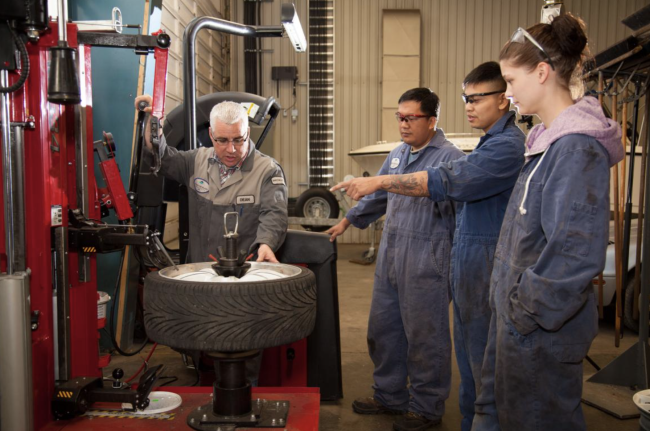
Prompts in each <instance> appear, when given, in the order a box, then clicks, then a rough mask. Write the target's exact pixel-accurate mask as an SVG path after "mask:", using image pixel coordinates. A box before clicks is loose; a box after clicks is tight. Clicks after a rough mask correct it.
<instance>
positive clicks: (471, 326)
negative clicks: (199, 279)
mask: <svg viewBox="0 0 650 431" xmlns="http://www.w3.org/2000/svg"><path fill="white" fill-rule="evenodd" d="M505 90H506V83H505V81H504V80H503V77H502V76H501V69H500V67H499V64H498V63H496V62H488V63H483V64H481V65H479V66H477V67H476V68H475V69H474V70H472V71H471V72H470V73H469V74H468V75H467V76H466V77H465V80H464V82H463V94H462V98H463V101H464V102H465V113H466V115H467V121H468V122H469V124H470V125H471V126H472V127H473V128H475V129H479V130H482V131H483V132H484V133H485V135H484V136H483V137H481V139H480V141H479V143H478V145H477V147H476V149H475V150H474V151H473V152H472V153H471V154H469V155H467V156H465V157H463V158H460V159H457V160H453V161H450V162H446V163H442V164H440V165H439V166H437V167H431V168H428V169H427V170H426V171H423V172H417V173H414V174H407V175H390V176H379V177H372V178H358V179H354V180H352V181H348V182H345V183H341V184H338V185H337V186H335V187H334V188H333V189H339V188H345V190H346V193H347V194H348V195H350V196H352V197H353V198H354V199H360V198H361V197H362V196H365V195H367V194H370V193H375V194H376V193H379V192H378V190H379V191H381V192H383V193H385V192H391V193H397V194H402V195H407V196H426V197H427V198H428V199H430V200H432V201H435V202H444V201H446V200H454V201H457V202H464V203H465V205H464V207H463V208H462V210H461V212H460V213H459V214H458V216H457V219H458V223H457V229H456V233H455V235H454V243H453V248H452V252H451V255H452V257H451V280H452V281H451V285H452V289H451V292H452V298H453V302H454V306H453V307H454V346H455V350H456V360H457V362H458V368H459V371H460V376H461V384H460V394H459V402H460V410H461V414H462V416H463V419H462V422H461V429H462V430H463V431H469V430H470V429H471V426H472V420H473V417H474V401H475V399H476V395H477V393H478V392H479V390H480V384H481V367H482V365H483V357H484V352H485V346H486V343H487V337H488V330H489V325H490V318H491V314H492V313H491V309H490V306H489V303H488V299H489V287H490V275H491V273H492V266H493V258H494V253H495V248H496V244H497V240H498V238H499V231H500V229H501V224H502V222H503V215H504V212H505V209H506V206H507V204H508V200H509V198H510V194H511V192H512V189H513V187H514V185H515V182H516V180H517V176H518V175H519V171H520V170H521V167H522V166H523V163H524V139H525V136H524V134H523V133H522V132H521V131H520V130H519V128H518V127H517V126H516V124H515V113H514V111H510V110H509V108H510V101H509V100H508V99H507V98H506V97H505Z"/></svg>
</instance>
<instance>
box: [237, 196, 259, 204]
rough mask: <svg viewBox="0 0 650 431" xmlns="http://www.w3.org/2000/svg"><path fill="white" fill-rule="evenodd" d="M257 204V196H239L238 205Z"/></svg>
mask: <svg viewBox="0 0 650 431" xmlns="http://www.w3.org/2000/svg"><path fill="white" fill-rule="evenodd" d="M254 203H255V196H252V195H248V196H237V205H241V204H254Z"/></svg>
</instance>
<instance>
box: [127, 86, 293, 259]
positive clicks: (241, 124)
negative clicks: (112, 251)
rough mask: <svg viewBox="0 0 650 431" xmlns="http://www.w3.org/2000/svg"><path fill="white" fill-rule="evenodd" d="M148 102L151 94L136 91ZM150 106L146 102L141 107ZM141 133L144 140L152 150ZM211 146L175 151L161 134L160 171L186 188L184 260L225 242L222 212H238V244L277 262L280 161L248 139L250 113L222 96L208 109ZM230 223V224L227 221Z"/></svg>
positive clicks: (282, 219) (282, 221)
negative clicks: (187, 231) (186, 244)
mask: <svg viewBox="0 0 650 431" xmlns="http://www.w3.org/2000/svg"><path fill="white" fill-rule="evenodd" d="M142 101H145V102H148V104H149V105H151V97H150V96H148V95H143V96H139V97H137V98H136V100H135V105H136V107H137V106H138V104H139V103H140V102H142ZM147 110H148V111H150V110H151V108H146V110H145V111H147ZM148 127H149V125H147V132H146V133H145V137H146V139H145V142H146V145H147V148H148V149H149V150H150V151H152V152H153V151H154V149H153V146H152V143H151V142H150V140H149V132H148ZM208 132H209V136H210V140H211V142H212V146H209V147H208V146H206V147H200V148H198V149H196V150H190V151H178V150H177V149H176V148H172V147H170V146H168V145H167V144H166V142H165V138H164V136H161V142H160V146H159V148H158V149H157V151H158V154H159V155H160V161H161V164H160V173H161V174H162V175H164V176H166V177H168V178H171V179H173V180H175V181H178V182H179V183H181V184H183V185H186V186H187V187H188V189H189V217H190V223H189V225H190V240H189V252H188V257H187V262H206V261H208V260H209V259H210V257H209V255H210V254H214V253H215V252H216V250H217V247H218V246H219V245H224V246H225V243H223V235H224V214H225V213H227V212H237V213H238V215H239V227H238V234H239V248H240V249H243V250H248V251H249V253H251V252H254V250H255V248H257V261H258V262H261V261H267V262H277V259H276V257H275V254H274V251H275V250H277V249H278V248H279V247H280V245H282V243H283V242H284V237H285V235H286V231H287V226H288V218H287V186H286V184H285V178H284V173H283V172H282V168H281V167H280V165H278V163H277V162H276V161H275V160H273V159H272V158H271V157H268V156H266V155H264V154H262V153H261V152H259V151H257V150H256V149H255V145H254V143H253V142H252V141H251V140H250V139H249V137H250V128H249V127H248V114H247V112H246V110H245V109H244V108H243V107H242V106H241V105H240V104H239V103H235V102H221V103H219V104H217V105H215V106H214V108H212V111H211V112H210V128H209V129H208ZM229 228H230V229H232V228H233V226H229Z"/></svg>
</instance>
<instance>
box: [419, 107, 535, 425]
mask: <svg viewBox="0 0 650 431" xmlns="http://www.w3.org/2000/svg"><path fill="white" fill-rule="evenodd" d="M515 118H516V116H515V113H514V112H513V111H511V112H508V113H506V114H505V115H504V116H503V117H501V119H499V120H498V121H497V122H496V123H495V124H494V126H492V127H491V128H490V130H489V131H488V132H487V133H486V134H485V135H484V136H483V137H481V139H480V141H479V143H478V146H477V147H476V149H475V150H474V151H473V152H472V153H471V154H469V155H467V156H466V157H463V158H460V159H458V160H454V161H452V162H447V163H443V164H441V165H440V166H438V167H434V168H429V169H427V171H428V174H429V180H428V187H429V192H430V194H431V199H432V200H434V201H444V200H454V201H457V202H464V203H465V205H464V207H463V209H462V210H461V211H460V212H459V214H458V215H457V216H456V233H455V234H454V244H453V247H452V249H451V272H450V277H451V295H452V298H453V304H454V305H453V307H454V347H455V350H456V361H457V362H458V369H459V371H460V393H459V403H460V412H461V414H462V416H463V419H462V422H461V430H463V431H469V430H470V429H471V427H472V419H473V418H474V401H476V394H477V393H478V391H479V389H480V385H481V368H482V366H483V353H484V351H485V345H486V343H487V337H488V330H489V327H490V317H491V315H492V310H491V309H490V305H489V301H488V299H489V290H490V275H491V273H492V263H493V258H494V250H495V248H496V245H497V240H498V239H499V231H500V230H501V222H502V221H503V215H504V214H505V211H506V207H507V206H508V200H509V198H510V193H511V192H512V188H513V187H514V185H515V182H516V181H517V177H518V176H519V171H520V170H521V167H522V166H523V164H524V140H525V136H524V133H523V132H522V131H521V130H519V128H518V127H517V125H516V124H515Z"/></svg>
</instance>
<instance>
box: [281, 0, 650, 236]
mask: <svg viewBox="0 0 650 431" xmlns="http://www.w3.org/2000/svg"><path fill="white" fill-rule="evenodd" d="M649 3H650V1H647V0H643V1H642V0H616V1H613V0H565V7H566V9H567V10H568V11H570V12H572V13H574V14H576V15H579V16H581V17H582V18H583V19H584V20H585V21H586V23H587V30H588V34H589V37H590V48H591V50H592V51H593V52H598V51H599V50H602V49H604V48H606V47H608V46H610V45H612V44H613V43H615V42H617V41H619V40H621V39H623V38H624V37H625V36H627V35H629V34H630V32H629V31H627V27H625V26H623V25H622V24H620V20H621V19H622V18H624V17H626V16H628V15H629V14H631V13H633V12H634V11H636V10H638V9H639V8H641V7H643V6H645V5H647V4H649ZM542 4H543V1H541V0H355V1H349V0H336V1H335V17H336V28H335V35H336V40H337V42H338V43H337V44H336V51H335V52H336V57H335V66H336V69H335V79H336V87H335V90H336V92H335V108H336V109H335V111H336V114H337V115H336V117H335V122H334V123H335V135H336V136H337V141H336V147H335V163H334V165H335V178H337V179H341V178H343V176H345V175H347V174H353V175H360V174H361V173H362V170H361V169H360V168H359V166H358V165H357V164H356V163H355V162H354V161H353V160H352V159H351V158H350V157H349V156H348V155H347V154H348V152H349V151H350V150H352V149H357V148H359V147H362V146H365V145H370V144H374V143H375V141H377V140H379V139H380V133H381V124H380V121H381V117H380V111H379V107H380V103H381V99H380V96H381V76H380V71H381V60H382V59H381V57H380V53H381V41H382V37H383V35H382V28H381V17H382V10H383V9H420V10H421V14H422V63H421V67H422V70H421V76H422V82H421V84H422V85H423V86H428V87H430V88H431V89H433V90H434V91H435V92H436V93H437V94H438V95H439V96H440V99H441V104H442V110H441V116H440V123H439V124H440V127H442V128H443V129H444V130H445V131H446V132H456V133H461V132H471V131H472V130H471V128H470V127H469V126H468V125H467V122H466V120H465V117H464V111H463V108H464V107H463V104H462V101H461V98H460V93H461V83H462V80H463V78H464V77H465V75H466V74H467V72H469V71H470V70H471V69H472V68H473V67H474V66H476V65H478V64H480V63H482V62H484V61H489V60H492V59H496V58H497V56H498V53H499V50H500V48H501V46H502V45H503V43H505V41H506V40H507V39H508V38H509V37H510V35H511V34H512V32H513V31H514V30H515V29H516V28H517V27H520V26H521V27H528V26H530V25H533V24H535V23H536V22H538V21H539V17H540V10H541V6H542ZM285 138H286V136H285ZM298 163H300V161H298ZM341 241H342V242H344V241H347V242H367V241H368V236H367V233H366V232H364V231H359V230H358V229H353V228H351V229H349V231H348V232H347V233H346V234H345V236H344V237H343V238H342V239H341Z"/></svg>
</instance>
